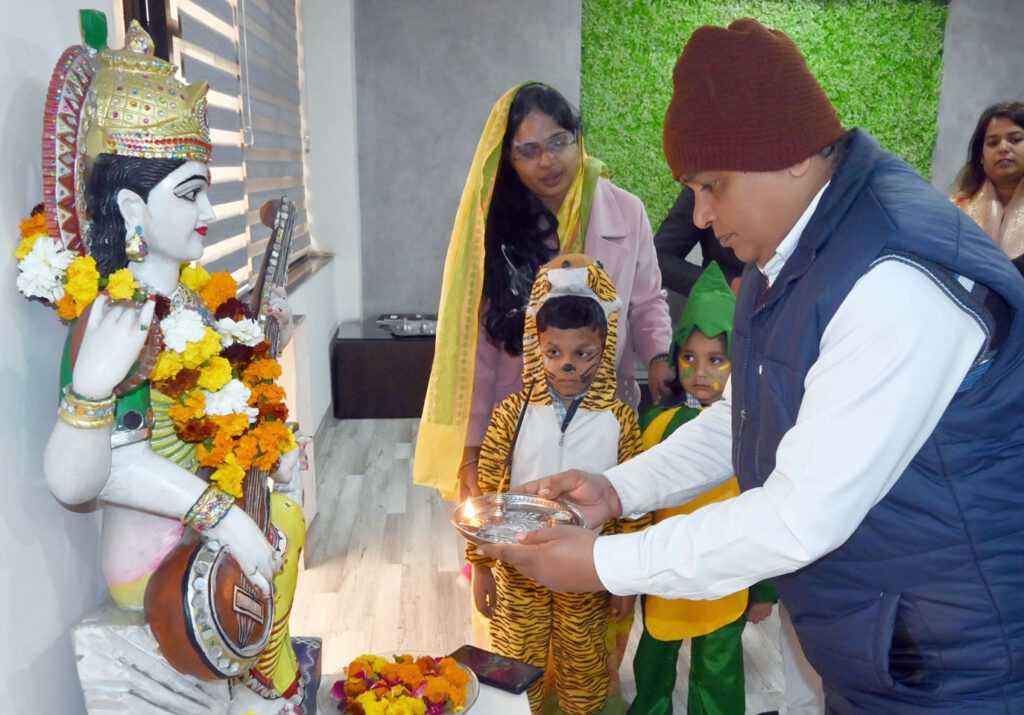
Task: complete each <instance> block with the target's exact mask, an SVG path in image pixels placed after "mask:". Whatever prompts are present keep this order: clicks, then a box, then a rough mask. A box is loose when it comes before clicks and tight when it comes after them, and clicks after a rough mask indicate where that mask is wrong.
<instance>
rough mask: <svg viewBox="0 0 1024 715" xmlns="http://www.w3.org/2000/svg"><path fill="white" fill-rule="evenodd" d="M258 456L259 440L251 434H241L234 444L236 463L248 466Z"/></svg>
mask: <svg viewBox="0 0 1024 715" xmlns="http://www.w3.org/2000/svg"><path fill="white" fill-rule="evenodd" d="M259 456H260V447H259V442H258V441H257V439H256V438H255V437H253V436H252V435H251V434H245V435H242V438H241V439H239V440H238V444H236V445H235V458H237V459H238V463H239V464H241V465H244V466H245V467H246V468H248V467H249V466H250V465H251V464H252V463H253V460H255V459H256V458H257V457H259Z"/></svg>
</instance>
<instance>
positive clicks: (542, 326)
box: [537, 295, 608, 342]
mask: <svg viewBox="0 0 1024 715" xmlns="http://www.w3.org/2000/svg"><path fill="white" fill-rule="evenodd" d="M548 328H558V329H559V330H574V329H576V328H591V329H593V330H595V331H597V333H598V334H599V335H600V336H601V341H602V342H604V340H605V338H607V337H608V319H607V318H605V315H604V310H603V309H602V308H601V305H600V303H598V302H597V301H596V300H594V299H593V298H586V297H584V296H581V295H559V296H555V297H554V298H548V299H547V300H546V301H544V305H542V306H541V307H540V310H538V311H537V333H538V335H539V334H540V333H543V332H544V331H545V330H547V329H548Z"/></svg>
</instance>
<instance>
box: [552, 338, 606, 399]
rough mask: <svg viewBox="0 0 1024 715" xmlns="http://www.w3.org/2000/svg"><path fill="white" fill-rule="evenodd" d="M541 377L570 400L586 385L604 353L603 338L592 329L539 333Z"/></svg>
mask: <svg viewBox="0 0 1024 715" xmlns="http://www.w3.org/2000/svg"><path fill="white" fill-rule="evenodd" d="M538 338H539V341H540V353H541V358H542V360H543V362H544V376H545V377H546V378H547V380H548V384H549V385H551V387H552V389H553V390H554V391H555V394H557V395H558V396H559V397H561V398H563V399H566V400H572V399H575V398H577V397H579V396H580V395H582V394H583V393H584V392H586V390H587V388H589V387H590V384H591V383H592V382H593V381H594V377H596V376H597V370H598V367H600V364H601V354H602V353H603V352H604V338H602V336H601V334H600V333H599V332H598V331H596V330H594V329H593V328H553V327H549V328H548V329H547V330H545V331H543V332H542V333H540V335H539V336H538Z"/></svg>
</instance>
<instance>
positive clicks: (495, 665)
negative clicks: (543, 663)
mask: <svg viewBox="0 0 1024 715" xmlns="http://www.w3.org/2000/svg"><path fill="white" fill-rule="evenodd" d="M451 657H452V658H454V659H455V660H456V661H457V662H459V663H462V664H463V665H465V666H466V667H468V668H469V669H470V670H472V671H473V672H474V673H476V677H477V678H478V679H479V680H480V682H481V683H484V684H485V685H491V686H493V687H495V688H500V689H501V690H505V691H508V692H510V693H514V694H515V695H518V694H519V693H521V692H523V691H524V690H526V689H527V688H528V687H530V686H531V685H533V684H534V683H536V682H537V681H538V680H539V679H540V676H542V675H544V669H543V668H538V667H536V666H534V665H530V664H529V663H524V662H523V661H521V660H516V659H515V658H506V657H505V656H503V655H498V654H497V653H491V652H490V651H489V650H484V649H483V648H477V647H476V646H474V645H464V646H462V647H461V648H459V649H458V650H457V651H455V652H454V653H452V654H451Z"/></svg>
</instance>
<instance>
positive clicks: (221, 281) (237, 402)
mask: <svg viewBox="0 0 1024 715" xmlns="http://www.w3.org/2000/svg"><path fill="white" fill-rule="evenodd" d="M181 281H182V284H183V285H184V286H185V287H187V288H189V289H190V290H192V291H194V292H196V293H198V294H199V297H200V299H201V300H202V302H203V304H204V305H205V306H206V307H207V308H209V309H210V312H211V313H212V314H213V315H214V316H215V317H216V318H217V329H216V330H214V329H212V328H210V327H207V326H205V325H204V324H203V322H202V319H201V317H200V316H199V315H197V314H196V313H195V312H194V311H190V310H188V309H187V308H185V307H180V308H175V309H174V310H172V311H171V312H170V313H169V314H168V315H167V317H166V318H164V319H163V320H162V321H161V323H160V327H161V329H162V330H163V333H164V345H165V349H164V351H163V352H161V353H160V355H159V356H158V357H157V362H156V366H155V367H154V368H153V374H152V376H151V379H152V380H153V387H155V388H156V389H158V390H160V391H161V392H163V393H164V394H166V395H167V396H169V397H172V398H174V399H175V400H176V404H175V405H174V406H173V407H171V408H170V410H169V411H168V415H169V416H170V418H171V419H172V420H173V421H174V429H175V432H177V434H178V437H180V438H181V440H182V441H184V442H195V443H198V445H197V447H196V457H197V458H198V460H199V464H200V465H201V466H204V467H209V468H211V469H213V473H212V474H211V475H210V481H211V482H215V483H216V484H217V485H218V486H219V487H220V488H221V489H223V490H224V491H226V492H228V493H230V494H233V495H235V496H236V497H241V496H242V483H243V479H244V478H245V473H246V471H247V470H248V469H250V468H252V467H255V468H257V469H261V470H266V471H270V470H272V469H273V468H274V466H275V465H276V464H277V461H278V460H279V459H280V458H281V455H282V454H283V453H285V452H288V451H290V450H292V449H294V448H295V446H296V442H295V437H294V435H293V434H292V431H291V429H290V428H289V427H288V426H287V425H286V424H285V420H286V419H287V417H288V408H287V407H286V406H285V405H284V397H285V394H284V390H282V389H281V388H280V387H279V386H277V385H275V384H273V380H274V379H275V378H276V377H279V376H280V374H281V366H280V365H279V364H278V363H277V361H276V360H271V359H269V358H267V357H266V354H267V351H268V349H269V345H268V344H267V342H266V340H265V339H264V338H263V331H262V330H261V329H260V326H259V324H258V323H257V322H256V321H255V320H253V319H252V316H251V314H250V313H249V309H248V306H246V305H245V304H244V303H242V302H240V301H238V300H236V299H235V295H236V294H237V292H238V286H237V284H236V283H235V281H234V279H233V278H232V277H231V276H230V275H229V274H227V273H223V272H218V273H214V274H212V275H211V274H209V273H207V272H206V271H205V270H204V269H203V268H202V267H189V268H186V269H184V270H183V271H182V277H181Z"/></svg>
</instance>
